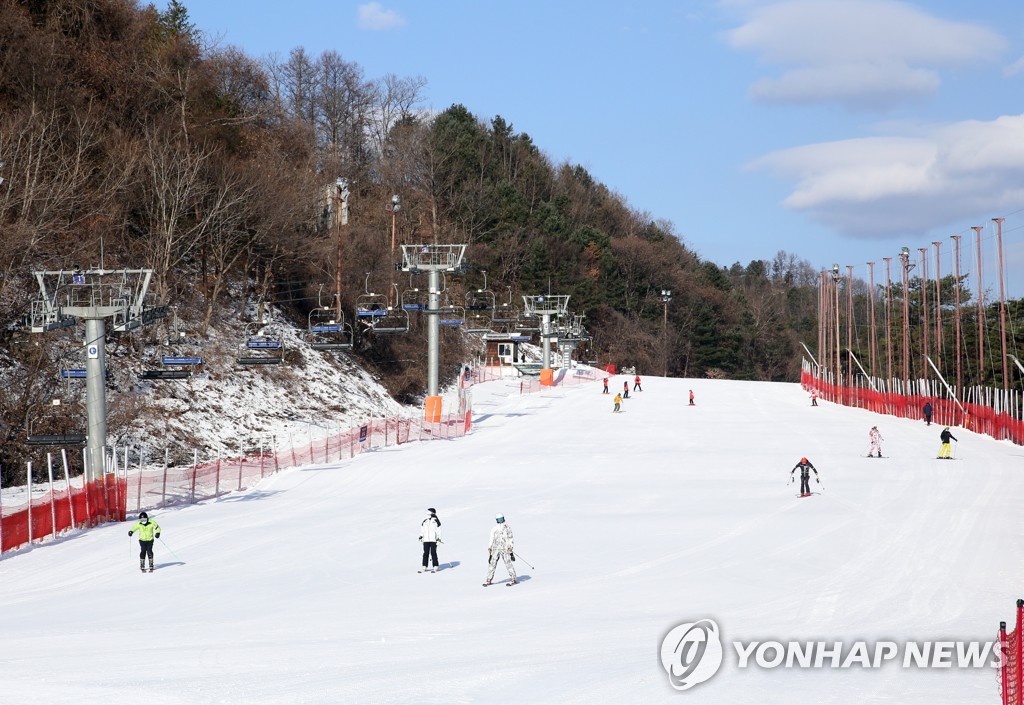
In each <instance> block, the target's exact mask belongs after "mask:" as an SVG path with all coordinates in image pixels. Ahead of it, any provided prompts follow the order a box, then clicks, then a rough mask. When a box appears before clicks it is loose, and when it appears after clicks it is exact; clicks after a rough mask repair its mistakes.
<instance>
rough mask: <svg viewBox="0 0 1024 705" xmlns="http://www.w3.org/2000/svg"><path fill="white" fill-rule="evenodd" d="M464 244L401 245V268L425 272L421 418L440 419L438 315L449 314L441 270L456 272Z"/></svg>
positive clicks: (439, 326) (464, 249)
mask: <svg viewBox="0 0 1024 705" xmlns="http://www.w3.org/2000/svg"><path fill="white" fill-rule="evenodd" d="M465 254H466V245H437V244H432V245H402V271H403V272H410V273H412V274H419V273H421V272H426V273H427V275H428V280H427V308H426V309H425V310H423V311H422V313H424V314H426V315H427V399H426V404H425V406H424V418H425V419H426V420H427V421H429V422H431V423H437V422H439V421H440V420H441V396H440V395H439V393H438V381H437V380H438V368H439V361H440V351H441V344H440V331H441V317H442V316H447V315H449V314H450V313H451V311H450V310H449V309H445V308H442V306H441V272H457V271H460V269H461V267H462V257H463V255H465Z"/></svg>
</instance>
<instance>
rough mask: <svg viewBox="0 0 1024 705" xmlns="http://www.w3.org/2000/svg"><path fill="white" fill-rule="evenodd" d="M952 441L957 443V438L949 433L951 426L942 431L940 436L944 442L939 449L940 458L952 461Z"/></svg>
mask: <svg viewBox="0 0 1024 705" xmlns="http://www.w3.org/2000/svg"><path fill="white" fill-rule="evenodd" d="M950 439H953V440H954V441H955V440H956V436H954V435H953V434H952V433H950V432H949V426H946V427H945V428H944V429H942V433H940V434H939V440H941V441H942V448H940V449H939V458H941V459H943V460H950V459H951V456H950V454H949V451H950V448H949V440H950ZM958 442H959V441H958Z"/></svg>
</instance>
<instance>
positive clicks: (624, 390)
mask: <svg viewBox="0 0 1024 705" xmlns="http://www.w3.org/2000/svg"><path fill="white" fill-rule="evenodd" d="M622 398H623V399H629V381H628V380H627V381H625V382H623V383H622Z"/></svg>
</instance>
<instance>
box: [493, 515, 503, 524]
mask: <svg viewBox="0 0 1024 705" xmlns="http://www.w3.org/2000/svg"><path fill="white" fill-rule="evenodd" d="M494 520H495V521H496V522H498V523H499V524H500V523H502V522H503V521H505V515H504V514H499V515H498V516H496V517H494Z"/></svg>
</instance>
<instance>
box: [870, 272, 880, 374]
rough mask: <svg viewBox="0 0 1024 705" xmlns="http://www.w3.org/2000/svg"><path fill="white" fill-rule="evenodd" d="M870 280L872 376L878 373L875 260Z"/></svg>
mask: <svg viewBox="0 0 1024 705" xmlns="http://www.w3.org/2000/svg"><path fill="white" fill-rule="evenodd" d="M868 280H869V282H868V286H869V287H870V288H869V289H868V306H869V308H868V312H869V315H868V318H869V321H868V325H869V326H870V327H871V337H870V338H869V341H870V343H871V348H870V353H871V376H872V377H877V376H878V373H877V372H876V370H875V352H876V342H875V337H876V336H875V263H874V262H868Z"/></svg>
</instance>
